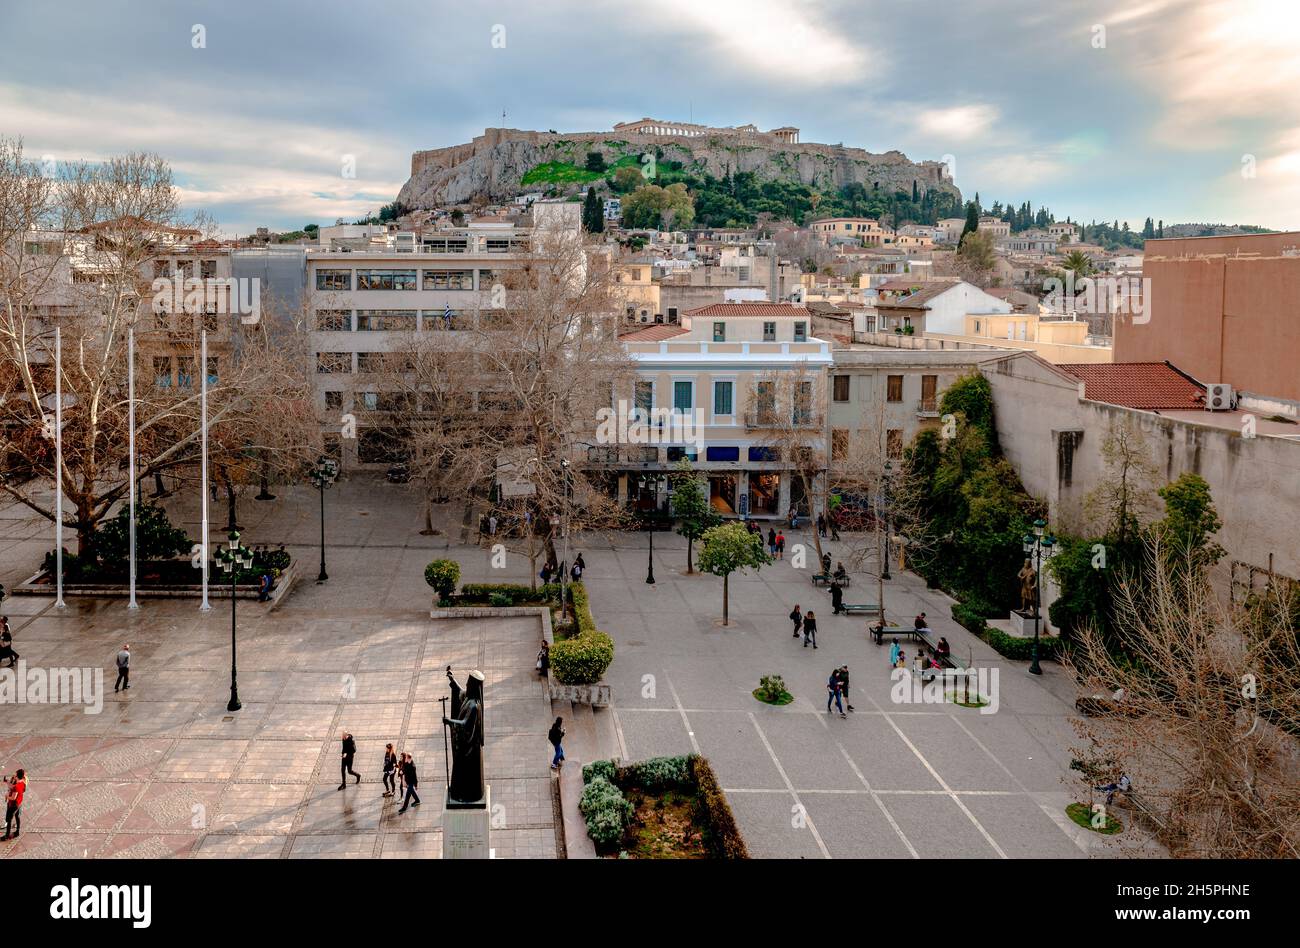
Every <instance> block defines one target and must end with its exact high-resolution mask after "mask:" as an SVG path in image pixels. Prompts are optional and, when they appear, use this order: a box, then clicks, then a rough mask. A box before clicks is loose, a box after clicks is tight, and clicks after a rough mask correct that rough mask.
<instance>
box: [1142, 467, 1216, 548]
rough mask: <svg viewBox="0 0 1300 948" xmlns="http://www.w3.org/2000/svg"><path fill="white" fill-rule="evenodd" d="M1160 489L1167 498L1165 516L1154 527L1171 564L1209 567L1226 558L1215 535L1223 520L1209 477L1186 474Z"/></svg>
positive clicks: (1161, 495)
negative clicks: (1211, 494) (1216, 505)
mask: <svg viewBox="0 0 1300 948" xmlns="http://www.w3.org/2000/svg"><path fill="white" fill-rule="evenodd" d="M1156 493H1158V494H1159V495H1160V497H1161V499H1162V500H1164V502H1165V516H1164V519H1163V520H1159V521H1157V522H1156V523H1154V524H1152V530H1153V531H1154V532H1155V533H1156V535H1157V536H1158V537H1159V538H1160V539H1161V540H1162V541H1163V543H1164V547H1165V555H1166V558H1167V559H1168V560H1169V562H1170V564H1171V566H1174V567H1176V568H1181V567H1183V566H1187V567H1189V568H1191V569H1208V568H1209V567H1211V566H1213V565H1214V564H1215V563H1217V562H1218V561H1219V560H1220V559H1222V558H1223V555H1224V549H1223V547H1221V546H1219V544H1217V543H1215V542H1214V541H1213V540H1212V539H1211V537H1213V535H1214V534H1215V533H1217V532H1218V530H1219V528H1220V527H1222V526H1223V521H1221V520H1220V519H1219V514H1218V512H1217V511H1216V510H1215V509H1214V501H1213V500H1212V498H1211V497H1210V485H1209V484H1208V483H1206V481H1205V478H1203V477H1201V476H1200V475H1199V474H1192V473H1190V472H1189V473H1186V474H1182V475H1180V476H1179V478H1178V480H1176V481H1174V482H1173V483H1171V484H1166V485H1165V486H1164V487H1162V488H1160V490H1158V491H1157V492H1156Z"/></svg>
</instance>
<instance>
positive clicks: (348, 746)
mask: <svg viewBox="0 0 1300 948" xmlns="http://www.w3.org/2000/svg"><path fill="white" fill-rule="evenodd" d="M356 756H357V742H356V741H354V740H353V739H352V735H351V734H349V733H348V732H347V731H344V732H343V758H342V761H341V763H340V764H339V777H340V778H341V780H342V782H341V783H340V784H339V789H340V790H342V789H343V788H344V787H346V786H347V785H348V774H351V775H352V776H354V777H356V778H357V783H360V782H361V774H359V773H357V772H356V771H355V770H353V769H352V761H353V760H355V759H356Z"/></svg>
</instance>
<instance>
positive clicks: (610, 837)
mask: <svg viewBox="0 0 1300 948" xmlns="http://www.w3.org/2000/svg"><path fill="white" fill-rule="evenodd" d="M578 810H579V811H580V812H581V813H582V815H583V816H584V817H586V819H587V835H588V836H590V837H591V839H592V842H594V843H595V844H596V845H597V846H599V847H604V848H609V847H612V846H614V845H615V844H617V843H618V842H620V841H621V840H622V839H623V835H624V833H626V832H627V824H628V820H629V819H631V816H632V804H630V803H628V801H627V799H626V798H625V797H624V796H623V791H621V790H619V789H618V787H616V786H614V784H612V783H610V782H609V781H608V780H607V779H605V778H604V777H593V778H592V779H591V781H590V782H589V783H588V784H587V785H586V787H584V788H583V791H582V799H581V800H579V801H578Z"/></svg>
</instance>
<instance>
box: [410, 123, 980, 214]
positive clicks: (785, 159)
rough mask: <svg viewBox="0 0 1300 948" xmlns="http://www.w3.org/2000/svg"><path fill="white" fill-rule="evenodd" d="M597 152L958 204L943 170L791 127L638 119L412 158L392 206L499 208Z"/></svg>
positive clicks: (511, 135)
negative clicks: (538, 177) (937, 195)
mask: <svg viewBox="0 0 1300 948" xmlns="http://www.w3.org/2000/svg"><path fill="white" fill-rule="evenodd" d="M593 151H598V152H600V153H602V154H603V155H604V156H605V160H606V162H607V163H608V164H611V165H612V164H614V162H616V161H618V160H619V159H621V158H622V159H626V158H628V156H639V155H642V154H645V153H647V152H649V153H657V156H658V158H659V159H660V160H672V161H680V162H682V165H683V166H684V169H685V170H686V171H688V172H691V173H694V174H705V173H707V174H711V175H713V176H714V177H718V178H720V177H723V176H724V175H726V174H728V173H732V174H734V173H736V172H742V171H752V172H754V174H755V175H756V176H757V177H758V178H759V179H760V180H777V179H779V180H786V181H798V182H801V183H803V184H807V185H811V186H818V187H822V188H828V189H829V188H840V187H843V186H844V185H847V184H850V183H852V182H858V183H860V184H862V185H864V186H865V187H867V188H872V187H873V186H876V185H879V187H880V188H881V189H882V190H890V191H892V190H904V191H907V192H909V193H910V192H911V190H912V182H913V181H915V182H916V183H917V186H918V187H919V189H920V190H921V191H922V192H925V191H927V190H939V191H947V192H950V193H952V194H957V195H959V194H960V192H958V190H957V188H956V186H955V185H954V184H953V183H952V180H951V179H950V178H949V177H948V175H947V169H946V166H945V165H944V164H943V162H940V161H921V162H914V161H911V160H909V159H908V157H907V156H906V155H904V154H903V153H902V152H898V151H888V152H885V153H884V154H873V153H872V152H869V151H866V150H864V149H861V148H849V147H845V146H844V145H824V144H819V143H815V142H800V141H799V130H798V129H797V128H792V127H789V126H786V127H782V128H777V129H773V130H772V131H769V132H760V131H759V130H758V129H757V128H756V127H755V126H753V125H741V126H736V127H732V128H712V127H710V126H706V125H693V124H690V123H686V122H669V121H663V120H659V119H651V118H643V119H640V120H639V121H635V122H621V123H619V124H617V125H615V126H614V127H613V129H611V130H610V131H608V132H564V133H559V132H537V131H527V130H524V129H517V128H489V129H485V130H484V132H483V134H482V135H479V136H477V137H476V138H475V139H474V140H473V141H472V142H469V143H468V144H465V145H452V146H450V147H448V148H435V149H431V150H429V151H417V152H415V154H413V155H412V156H411V178H410V180H409V181H407V182H406V184H405V185H404V186H403V187H402V190H401V193H400V194H399V195H398V200H399V201H400V202H401V203H403V204H405V205H406V206H407V207H420V208H427V207H436V206H440V205H446V204H460V203H464V202H467V201H472V200H474V199H476V198H478V199H487V200H490V201H505V200H509V199H510V198H512V197H514V196H516V195H517V194H519V193H521V192H523V191H527V190H532V189H535V187H536V186H535V185H534V186H532V187H529V186H525V185H524V184H523V183H522V181H523V177H524V176H525V175H526V174H528V172H530V171H532V170H533V169H535V168H537V167H538V166H539V165H544V164H546V163H548V162H562V163H566V164H571V165H574V166H576V167H578V168H582V167H583V166H584V164H585V162H586V156H587V153H588V152H593Z"/></svg>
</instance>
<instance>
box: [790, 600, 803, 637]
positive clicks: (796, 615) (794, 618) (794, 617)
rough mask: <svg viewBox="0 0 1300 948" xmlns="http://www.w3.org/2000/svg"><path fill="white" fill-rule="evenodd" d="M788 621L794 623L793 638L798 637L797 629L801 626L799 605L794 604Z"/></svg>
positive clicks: (801, 616)
mask: <svg viewBox="0 0 1300 948" xmlns="http://www.w3.org/2000/svg"><path fill="white" fill-rule="evenodd" d="M790 621H791V622H793V623H794V636H793V637H794V638H796V639H797V638H798V637H799V629H800V627H801V626H802V625H803V613H802V612H800V611H799V603H797V602H796V603H795V604H794V610H793V611H792V612H791V613H790Z"/></svg>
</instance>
